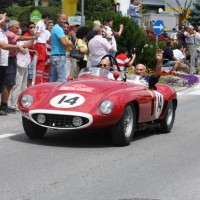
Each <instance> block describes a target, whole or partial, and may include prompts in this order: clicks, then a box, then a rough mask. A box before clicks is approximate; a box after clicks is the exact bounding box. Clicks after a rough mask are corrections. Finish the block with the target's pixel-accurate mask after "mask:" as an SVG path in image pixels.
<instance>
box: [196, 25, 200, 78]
mask: <svg viewBox="0 0 200 200" xmlns="http://www.w3.org/2000/svg"><path fill="white" fill-rule="evenodd" d="M195 49H196V58H197V72H196V73H197V74H198V75H200V26H199V27H198V28H197V32H196V34H195Z"/></svg>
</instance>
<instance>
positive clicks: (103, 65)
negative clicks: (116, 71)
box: [99, 64, 108, 67]
mask: <svg viewBox="0 0 200 200" xmlns="http://www.w3.org/2000/svg"><path fill="white" fill-rule="evenodd" d="M106 66H108V65H106V64H99V67H106Z"/></svg>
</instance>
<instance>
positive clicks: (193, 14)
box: [188, 0, 200, 27]
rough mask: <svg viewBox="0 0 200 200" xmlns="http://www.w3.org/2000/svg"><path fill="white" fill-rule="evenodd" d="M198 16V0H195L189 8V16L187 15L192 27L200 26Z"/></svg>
mask: <svg viewBox="0 0 200 200" xmlns="http://www.w3.org/2000/svg"><path fill="white" fill-rule="evenodd" d="M199 16H200V1H199V0H196V1H195V2H193V7H192V9H191V10H190V17H189V19H188V21H189V22H190V23H191V24H192V25H193V26H194V27H197V26H200V20H199Z"/></svg>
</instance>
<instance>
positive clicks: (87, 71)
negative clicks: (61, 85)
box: [78, 67, 148, 86]
mask: <svg viewBox="0 0 200 200" xmlns="http://www.w3.org/2000/svg"><path fill="white" fill-rule="evenodd" d="M113 73H114V71H109V70H106V69H101V68H97V67H86V68H83V69H81V71H80V73H79V75H78V76H79V77H81V76H83V75H93V76H101V77H105V78H108V79H111V80H115V78H114V76H113ZM122 77H123V75H122V74H121V73H120V74H119V78H118V79H117V80H119V81H121V80H123V79H124V78H122ZM126 82H129V83H136V84H139V85H143V86H148V84H147V82H146V81H142V80H141V77H140V76H138V75H134V74H132V75H130V74H128V73H126Z"/></svg>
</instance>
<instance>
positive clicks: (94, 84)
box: [56, 80, 123, 95]
mask: <svg viewBox="0 0 200 200" xmlns="http://www.w3.org/2000/svg"><path fill="white" fill-rule="evenodd" d="M119 84H123V82H117V81H112V80H104V81H102V80H87V81H83V80H81V81H71V82H70V81H69V82H67V83H63V84H62V85H59V86H58V87H57V88H56V91H58V92H78V93H88V94H94V95H96V94H99V93H101V92H104V91H106V90H108V89H111V88H113V87H117V86H119Z"/></svg>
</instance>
